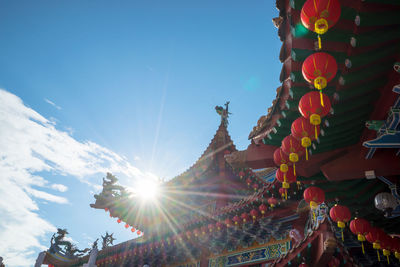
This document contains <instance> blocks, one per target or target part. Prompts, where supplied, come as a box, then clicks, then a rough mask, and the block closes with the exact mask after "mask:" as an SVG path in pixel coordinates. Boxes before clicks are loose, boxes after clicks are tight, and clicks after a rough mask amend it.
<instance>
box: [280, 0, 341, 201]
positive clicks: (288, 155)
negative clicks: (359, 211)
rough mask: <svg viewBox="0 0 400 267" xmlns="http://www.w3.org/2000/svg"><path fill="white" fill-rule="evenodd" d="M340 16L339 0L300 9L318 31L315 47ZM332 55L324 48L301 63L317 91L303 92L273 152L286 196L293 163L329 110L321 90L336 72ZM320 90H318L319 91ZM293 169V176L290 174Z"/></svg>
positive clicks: (317, 0)
mask: <svg viewBox="0 0 400 267" xmlns="http://www.w3.org/2000/svg"><path fill="white" fill-rule="evenodd" d="M339 17H340V4H339V1H338V0H307V1H306V2H305V3H304V5H303V7H302V10H301V21H302V24H303V25H304V26H305V27H306V28H307V29H308V30H310V31H313V32H315V33H317V34H318V48H319V50H321V48H322V44H321V37H320V35H322V34H324V33H326V32H327V31H328V29H329V28H331V27H332V26H334V25H335V24H336V22H337V21H338V20H339ZM337 69H338V66H337V63H336V60H335V58H334V57H333V56H332V55H330V54H328V53H325V52H316V53H313V54H311V55H310V56H308V57H307V58H306V59H305V60H304V62H303V64H302V75H303V77H304V79H305V80H306V81H307V82H308V83H310V84H312V85H313V86H314V88H315V89H317V91H311V92H308V93H306V94H305V95H303V96H302V97H301V99H300V101H299V105H298V108H299V112H300V114H301V117H299V118H297V119H296V120H294V121H293V123H292V125H291V128H290V130H291V134H290V135H288V136H286V137H285V138H284V139H283V140H282V144H281V147H280V148H278V149H276V151H275V152H274V162H275V164H276V165H277V166H279V169H278V170H277V172H276V176H277V178H278V177H279V179H278V180H279V181H280V182H281V183H282V188H283V190H282V196H283V191H284V194H285V199H287V189H288V188H289V187H290V183H292V182H296V180H297V177H296V164H297V163H298V162H299V160H300V159H301V158H302V156H303V155H305V158H306V160H308V158H309V155H308V154H309V151H308V149H309V147H310V146H311V144H312V142H313V141H315V140H317V139H318V136H319V135H320V132H321V129H320V124H321V120H322V118H324V117H325V116H327V115H328V114H329V112H330V110H331V102H330V99H329V97H328V96H327V95H325V94H324V93H323V92H322V90H323V89H324V88H326V86H327V84H328V83H329V82H330V81H332V79H333V78H334V77H335V76H336V73H337ZM318 91H319V92H318ZM289 169H293V170H290V172H293V176H289ZM282 174H283V179H282Z"/></svg>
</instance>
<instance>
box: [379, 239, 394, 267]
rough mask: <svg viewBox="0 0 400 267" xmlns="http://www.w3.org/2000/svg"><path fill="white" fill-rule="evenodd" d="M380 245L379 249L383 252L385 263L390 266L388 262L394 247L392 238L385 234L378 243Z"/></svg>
mask: <svg viewBox="0 0 400 267" xmlns="http://www.w3.org/2000/svg"><path fill="white" fill-rule="evenodd" d="M380 245H381V249H382V250H383V255H384V256H386V259H387V262H388V264H390V262H389V256H390V251H391V250H392V246H393V245H394V244H393V241H392V238H391V237H390V236H388V235H387V234H385V235H384V236H383V237H382V239H381V241H380Z"/></svg>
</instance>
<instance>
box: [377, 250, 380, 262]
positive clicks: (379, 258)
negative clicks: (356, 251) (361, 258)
mask: <svg viewBox="0 0 400 267" xmlns="http://www.w3.org/2000/svg"><path fill="white" fill-rule="evenodd" d="M376 253H378V261H381V256H380V255H379V250H376Z"/></svg>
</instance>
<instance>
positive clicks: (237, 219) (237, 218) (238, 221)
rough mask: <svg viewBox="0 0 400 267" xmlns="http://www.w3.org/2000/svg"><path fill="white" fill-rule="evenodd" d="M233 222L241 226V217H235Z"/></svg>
mask: <svg viewBox="0 0 400 267" xmlns="http://www.w3.org/2000/svg"><path fill="white" fill-rule="evenodd" d="M232 221H233V222H234V223H235V225H236V226H237V225H239V223H240V218H239V216H237V215H235V216H233V219H232Z"/></svg>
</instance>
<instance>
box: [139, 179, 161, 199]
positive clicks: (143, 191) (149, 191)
mask: <svg viewBox="0 0 400 267" xmlns="http://www.w3.org/2000/svg"><path fill="white" fill-rule="evenodd" d="M135 191H136V194H137V195H138V196H139V197H140V198H141V199H143V200H155V199H156V198H157V195H158V193H159V187H158V183H157V182H156V181H153V180H151V179H146V180H141V181H139V182H138V183H137V187H136V190H135Z"/></svg>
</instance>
